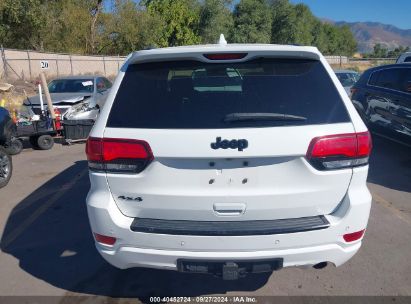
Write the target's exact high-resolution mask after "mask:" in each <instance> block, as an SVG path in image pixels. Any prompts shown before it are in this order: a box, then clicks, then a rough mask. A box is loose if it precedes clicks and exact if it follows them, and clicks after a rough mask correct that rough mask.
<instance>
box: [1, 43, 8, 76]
mask: <svg viewBox="0 0 411 304" xmlns="http://www.w3.org/2000/svg"><path fill="white" fill-rule="evenodd" d="M1 59H2V61H3V70H4V71H3V73H4V78H5V79H6V81H7V78H8V72H7V59H6V54H5V53H4V48H3V45H1Z"/></svg>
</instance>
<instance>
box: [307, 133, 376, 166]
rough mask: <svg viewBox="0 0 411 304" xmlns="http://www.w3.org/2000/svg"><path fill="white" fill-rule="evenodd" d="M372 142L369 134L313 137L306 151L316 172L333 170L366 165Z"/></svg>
mask: <svg viewBox="0 0 411 304" xmlns="http://www.w3.org/2000/svg"><path fill="white" fill-rule="evenodd" d="M371 149H372V142H371V135H370V133H369V132H363V133H350V134H337V135H328V136H320V137H315V138H314V139H313V140H311V143H310V145H309V147H308V151H307V155H306V157H307V159H308V161H309V162H310V163H311V164H312V165H313V166H314V167H315V168H316V169H318V170H335V169H343V168H349V167H356V166H363V165H366V164H368V157H369V155H370V153H371Z"/></svg>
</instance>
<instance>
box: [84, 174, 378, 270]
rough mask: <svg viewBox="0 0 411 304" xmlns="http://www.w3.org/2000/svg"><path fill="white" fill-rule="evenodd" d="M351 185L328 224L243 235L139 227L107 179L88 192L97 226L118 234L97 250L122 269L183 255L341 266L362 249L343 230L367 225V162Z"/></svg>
mask: <svg viewBox="0 0 411 304" xmlns="http://www.w3.org/2000/svg"><path fill="white" fill-rule="evenodd" d="M354 170H355V171H356V173H355V174H353V177H352V180H351V184H350V187H349V190H348V192H347V194H346V196H345V197H344V199H343V200H342V201H341V203H340V204H339V206H338V207H337V208H336V210H334V212H333V213H332V214H329V215H325V218H326V219H327V221H328V222H329V224H330V225H329V227H328V228H326V229H321V230H312V231H304V232H295V233H285V234H284V233H279V234H271V235H241V236H237V235H236V236H221V235H220V236H198V235H171V234H160V233H147V232H135V231H132V230H131V229H130V227H131V225H132V223H133V220H134V219H133V218H131V217H127V216H125V215H123V214H122V213H121V212H120V210H119V209H118V207H117V205H116V203H115V202H114V200H113V198H112V196H111V194H110V192H109V190H108V187H107V183H106V180H105V178H104V177H103V176H101V178H98V177H96V175H94V176H93V178H92V179H91V181H92V182H91V185H92V186H91V190H90V192H89V195H88V197H87V209H88V215H89V219H90V225H91V228H92V231H93V232H95V233H99V234H102V235H107V236H114V237H116V238H117V241H116V243H115V244H114V245H113V246H106V245H102V244H100V243H96V247H97V250H98V251H99V252H100V254H101V255H102V256H103V258H104V259H106V260H107V261H108V262H109V263H110V264H112V265H114V266H116V267H118V268H122V269H125V268H131V267H150V268H160V269H173V270H177V268H178V260H181V259H184V260H187V259H193V260H204V261H235V260H249V261H258V260H262V259H273V258H282V259H283V267H292V266H310V265H315V264H318V263H321V262H330V263H333V264H334V265H335V266H340V265H342V264H344V263H345V262H346V261H348V260H349V259H350V258H351V257H352V256H353V255H354V254H355V253H356V252H357V251H358V249H359V248H360V246H361V240H358V241H355V242H352V243H347V242H345V241H344V239H343V235H344V234H347V233H352V232H356V231H360V230H363V229H365V228H366V226H367V222H368V217H369V212H370V207H371V195H370V193H369V191H368V189H367V187H366V184H365V180H366V176H367V170H368V168H367V167H363V168H356V169H354Z"/></svg>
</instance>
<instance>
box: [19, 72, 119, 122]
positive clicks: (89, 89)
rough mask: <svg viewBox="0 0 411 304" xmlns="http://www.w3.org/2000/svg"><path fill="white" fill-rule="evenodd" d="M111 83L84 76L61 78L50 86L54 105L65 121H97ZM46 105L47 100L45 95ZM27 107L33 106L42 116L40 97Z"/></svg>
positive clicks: (28, 101) (35, 97)
mask: <svg viewBox="0 0 411 304" xmlns="http://www.w3.org/2000/svg"><path fill="white" fill-rule="evenodd" d="M111 85H112V84H111V82H110V80H108V79H107V78H105V77H103V76H95V75H82V76H69V77H61V78H57V79H54V80H52V81H51V82H50V83H49V84H48V88H49V91H50V96H51V100H52V102H53V105H54V106H55V107H56V108H58V109H59V111H60V113H61V114H62V117H63V119H70V120H77V119H93V120H95V119H97V116H98V114H99V112H100V109H101V108H102V107H103V106H104V103H105V101H106V98H107V94H108V92H109V90H110V88H111ZM43 101H44V104H45V105H46V99H45V96H44V95H43ZM26 105H32V106H33V110H34V112H35V113H36V114H40V112H41V110H40V96H39V95H37V96H34V97H30V98H29V99H28V100H27V101H26Z"/></svg>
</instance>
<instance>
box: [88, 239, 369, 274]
mask: <svg viewBox="0 0 411 304" xmlns="http://www.w3.org/2000/svg"><path fill="white" fill-rule="evenodd" d="M96 246H97V250H98V251H99V252H100V254H101V255H102V256H103V258H104V259H105V260H106V261H107V262H109V263H110V264H112V265H113V266H115V267H117V268H121V269H125V268H131V267H149V268H157V269H170V270H177V266H178V265H177V261H178V260H180V259H185V260H190V259H192V260H204V261H236V260H242V261H260V260H265V259H273V258H282V259H283V267H295V266H310V265H315V264H318V263H321V262H324V261H327V262H331V263H333V264H334V265H336V266H340V265H342V264H344V263H345V262H346V261H348V260H349V259H350V258H351V257H352V256H353V255H354V254H355V253H356V252H357V251H358V249H359V248H360V246H361V242H358V243H356V244H354V245H352V246H349V247H346V248H343V247H341V246H339V245H337V244H329V245H322V246H313V247H304V248H292V249H283V250H264V251H237V252H215V251H214V252H210V251H199V252H196V251H181V250H180V251H174V250H157V249H143V248H136V247H129V246H121V247H120V248H118V249H116V250H110V249H107V248H104V247H105V246H101V245H99V244H96Z"/></svg>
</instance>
